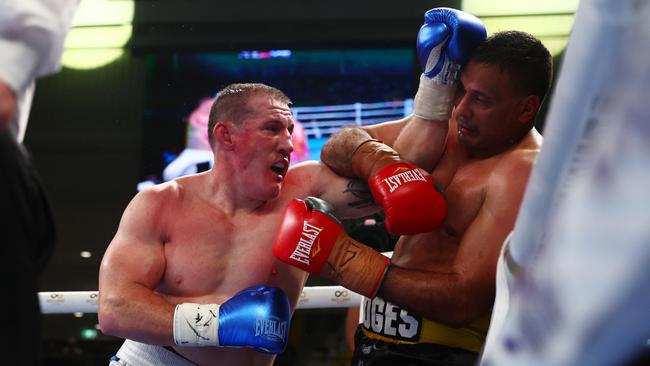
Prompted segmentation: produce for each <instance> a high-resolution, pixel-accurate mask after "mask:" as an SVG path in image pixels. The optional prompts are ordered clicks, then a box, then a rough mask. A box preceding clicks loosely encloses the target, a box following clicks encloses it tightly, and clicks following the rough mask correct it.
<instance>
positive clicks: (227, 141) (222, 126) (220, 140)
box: [212, 122, 234, 150]
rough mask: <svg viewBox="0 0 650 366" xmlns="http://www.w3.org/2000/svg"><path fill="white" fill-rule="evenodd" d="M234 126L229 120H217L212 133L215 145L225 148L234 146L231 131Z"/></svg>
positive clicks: (229, 148)
mask: <svg viewBox="0 0 650 366" xmlns="http://www.w3.org/2000/svg"><path fill="white" fill-rule="evenodd" d="M233 129H234V126H233V124H232V123H230V122H217V123H215V125H214V129H213V130H212V133H213V134H214V142H215V145H217V146H221V148H223V149H226V150H232V149H233V148H234V143H233V139H232V132H233Z"/></svg>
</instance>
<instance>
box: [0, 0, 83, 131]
mask: <svg viewBox="0 0 650 366" xmlns="http://www.w3.org/2000/svg"><path fill="white" fill-rule="evenodd" d="M79 1H80V0H0V50H1V51H0V80H2V81H3V82H4V83H5V84H7V85H8V86H9V88H11V89H12V90H13V91H14V93H15V94H16V99H17V104H18V114H17V116H16V118H15V119H14V121H13V122H11V123H10V125H9V130H10V134H11V135H13V136H14V137H15V138H16V139H17V140H18V141H19V142H21V141H22V139H23V136H24V134H25V129H26V128H27V118H28V116H29V110H30V109H31V102H32V97H33V95H34V81H35V80H36V79H37V78H39V77H41V76H45V75H49V74H53V73H55V72H57V71H58V70H59V69H60V68H61V54H62V53H63V42H64V41H65V37H66V35H67V33H68V31H69V30H70V27H71V25H72V17H73V15H74V12H75V10H76V9H77V6H78V5H79Z"/></svg>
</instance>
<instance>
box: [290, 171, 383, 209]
mask: <svg viewBox="0 0 650 366" xmlns="http://www.w3.org/2000/svg"><path fill="white" fill-rule="evenodd" d="M290 172H291V173H290V174H291V178H290V179H288V180H287V183H288V184H289V185H291V184H292V182H296V183H295V184H297V185H298V186H300V187H301V189H300V191H301V192H302V193H301V194H299V195H298V198H304V197H307V196H314V197H318V198H321V199H324V200H326V201H327V202H329V203H330V204H332V206H333V207H334V209H335V210H336V214H337V215H338V217H340V218H343V219H349V218H359V217H364V216H368V215H370V214H373V213H375V212H378V211H379V210H380V209H381V208H380V207H379V206H377V205H376V204H375V202H374V201H373V199H372V195H371V194H370V189H369V187H368V184H366V182H364V181H362V180H360V179H356V178H347V177H342V176H339V175H336V174H334V172H333V171H332V170H331V169H330V168H328V167H327V166H326V165H325V164H322V163H320V162H315V161H308V162H304V163H300V164H296V165H295V166H293V167H292V168H291V170H290ZM287 188H289V187H287Z"/></svg>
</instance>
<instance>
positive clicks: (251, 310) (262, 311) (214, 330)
mask: <svg viewBox="0 0 650 366" xmlns="http://www.w3.org/2000/svg"><path fill="white" fill-rule="evenodd" d="M290 319H291V309H290V306H289V299H288V298H287V295H286V294H285V293H284V291H282V290H281V289H279V288H276V287H270V286H254V287H249V288H247V289H245V290H243V291H241V292H238V293H237V294H236V295H235V296H233V297H232V298H230V299H229V300H228V301H226V302H224V303H223V304H194V303H182V304H178V305H176V310H175V311H174V342H175V343H176V345H177V346H181V347H207V346H216V347H251V348H254V349H255V350H256V351H259V352H263V353H268V354H278V353H282V351H284V348H285V347H286V345H287V338H288V335H289V323H290Z"/></svg>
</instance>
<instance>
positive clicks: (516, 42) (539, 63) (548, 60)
mask: <svg viewBox="0 0 650 366" xmlns="http://www.w3.org/2000/svg"><path fill="white" fill-rule="evenodd" d="M470 61H474V62H478V63H482V64H488V65H498V66H499V67H500V68H501V70H502V71H505V72H507V73H508V74H509V75H510V77H511V78H512V81H513V86H514V87H515V91H516V92H518V93H521V94H522V95H537V96H538V97H539V100H540V101H542V100H544V97H545V96H546V93H547V92H548V90H549V88H550V86H551V78H552V75H553V58H552V57H551V54H550V52H549V51H548V49H546V47H544V45H543V44H542V42H541V41H540V40H539V39H537V38H535V37H534V36H532V35H531V34H528V33H526V32H520V31H505V32H497V33H494V34H493V35H491V36H490V37H488V39H487V40H485V42H483V43H482V44H481V45H480V46H479V47H477V48H476V49H475V50H474V52H473V53H472V57H471V59H470Z"/></svg>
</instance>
